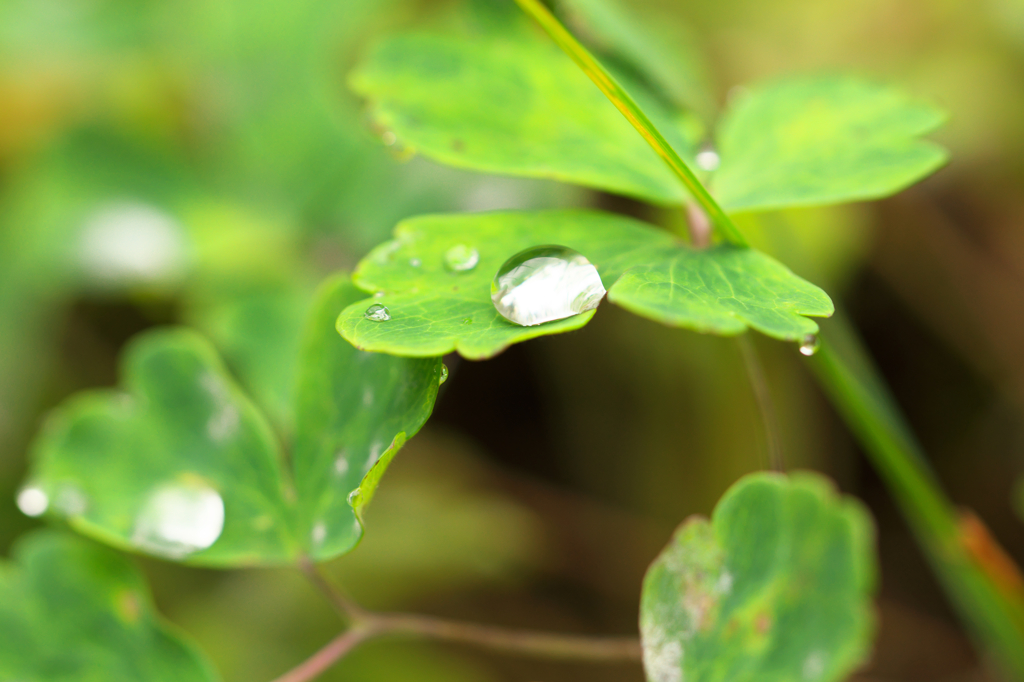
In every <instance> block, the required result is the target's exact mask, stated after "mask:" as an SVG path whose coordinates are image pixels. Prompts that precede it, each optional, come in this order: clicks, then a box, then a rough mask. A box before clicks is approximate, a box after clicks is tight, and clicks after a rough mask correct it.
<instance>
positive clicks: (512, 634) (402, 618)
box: [372, 614, 641, 661]
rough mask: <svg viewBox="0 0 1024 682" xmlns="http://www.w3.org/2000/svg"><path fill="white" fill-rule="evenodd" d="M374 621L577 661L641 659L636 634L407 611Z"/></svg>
mask: <svg viewBox="0 0 1024 682" xmlns="http://www.w3.org/2000/svg"><path fill="white" fill-rule="evenodd" d="M372 622H373V623H374V624H376V625H377V626H379V627H380V628H381V631H382V632H384V633H387V634H393V635H411V636H414V637H423V638H426V639H435V640H441V641H446V642H459V643H462V644H474V645H476V646H480V647H483V648H485V649H491V650H492V651H500V652H504V653H509V654H523V655H528V656H536V657H540V658H557V659H560V660H576V661H639V660H640V659H641V648H640V640H639V639H637V638H636V637H588V636H584V635H565V634H560V633H553V632H533V631H528V630H512V629H508V628H498V627H491V626H487V625H477V624H475V623H460V622H456V621H450V620H444V619H440V618H431V617H427V616H418V615H406V614H394V615H391V614H382V615H375V616H374V617H373V620H372Z"/></svg>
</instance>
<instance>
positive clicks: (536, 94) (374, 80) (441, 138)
mask: <svg viewBox="0 0 1024 682" xmlns="http://www.w3.org/2000/svg"><path fill="white" fill-rule="evenodd" d="M510 33H513V35H512V37H509V36H507V35H506V36H488V37H487V38H486V39H481V38H474V37H470V36H439V35H427V34H411V35H399V36H394V37H391V38H389V39H387V40H386V41H384V42H383V43H381V44H380V45H378V46H377V48H376V49H375V50H374V51H373V52H372V53H371V54H370V56H369V58H368V59H366V60H365V61H364V62H363V63H362V64H360V65H359V67H358V68H357V69H356V70H355V71H354V72H353V73H352V75H351V77H350V84H351V86H352V88H353V89H354V90H355V91H356V92H357V93H359V94H360V95H363V96H364V97H366V98H367V100H369V103H370V110H371V112H372V115H373V117H374V119H375V121H376V123H377V124H378V125H379V126H381V127H383V128H385V129H387V130H388V131H390V132H391V133H392V134H394V135H395V136H396V137H397V143H398V144H400V145H403V146H405V147H407V148H409V149H412V150H415V151H418V152H420V153H422V154H424V155H426V156H428V157H430V158H432V159H434V160H436V161H440V162H442V163H445V164H449V165H452V166H459V167H462V168H469V169H472V170H478V171H486V172H491V173H503V174H509V175H523V176H529V177H539V178H550V179H554V180H561V181H565V182H573V183H577V184H580V185H585V186H587V187H593V188H595V189H601V190H607V191H610V192H615V193H619V194H625V195H628V196H633V197H636V198H639V199H644V200H647V201H652V202H654V203H658V204H678V203H681V202H682V201H683V200H684V199H685V196H686V194H685V191H684V190H683V188H682V186H681V185H680V184H679V182H678V181H677V180H676V178H675V177H674V176H673V175H672V173H671V171H669V169H668V167H667V166H666V165H665V163H664V162H663V161H662V160H661V159H660V158H658V156H657V154H655V152H654V151H653V150H651V148H650V147H648V146H647V143H646V142H645V141H644V140H643V138H642V137H640V136H639V135H637V133H636V131H635V130H633V128H632V127H631V126H630V124H629V122H627V121H626V119H625V118H623V117H622V115H621V114H620V113H619V112H618V111H616V110H615V108H614V107H613V106H612V105H611V104H610V103H609V102H607V101H606V100H605V98H604V96H603V95H602V94H601V93H600V91H599V90H598V89H597V88H596V87H594V84H593V83H591V82H590V81H589V80H588V79H587V77H586V76H585V75H584V74H583V73H582V72H581V71H580V70H579V69H578V68H577V67H576V65H575V64H573V63H572V61H570V59H569V58H568V57H567V56H565V55H564V54H562V53H561V52H560V51H559V50H558V48H556V47H555V46H554V45H553V44H551V43H550V42H548V41H544V40H540V39H531V37H532V36H531V35H530V34H529V33H526V32H523V31H520V32H510ZM631 89H632V90H634V91H635V92H634V94H638V95H639V94H640V90H639V88H638V86H633V87H632V88H631ZM645 104H647V105H648V106H647V107H646V108H647V113H648V115H649V116H651V117H652V118H656V119H658V120H659V122H663V121H664V119H665V118H666V117H665V116H664V114H662V113H661V112H659V111H657V110H656V107H655V104H654V102H653V101H652V102H650V103H648V102H647V101H646V100H645ZM661 127H662V133H663V134H665V135H667V136H669V137H670V141H671V142H672V143H673V144H674V145H677V146H678V147H679V148H678V149H677V151H679V152H680V153H686V151H687V149H686V142H685V139H684V138H683V137H682V136H681V135H679V134H677V133H678V131H676V130H674V129H673V126H672V125H670V124H663V125H662V126H661Z"/></svg>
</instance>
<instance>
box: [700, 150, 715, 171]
mask: <svg viewBox="0 0 1024 682" xmlns="http://www.w3.org/2000/svg"><path fill="white" fill-rule="evenodd" d="M719 163H721V159H720V158H719V157H718V152H716V151H715V150H714V149H705V150H704V151H702V152H700V153H698V154H697V165H698V166H700V167H701V168H702V169H703V170H706V171H713V170H718V165H719Z"/></svg>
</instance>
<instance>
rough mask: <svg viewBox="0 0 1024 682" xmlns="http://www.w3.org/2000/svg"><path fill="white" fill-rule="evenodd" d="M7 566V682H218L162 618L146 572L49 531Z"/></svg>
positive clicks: (1, 664)
mask: <svg viewBox="0 0 1024 682" xmlns="http://www.w3.org/2000/svg"><path fill="white" fill-rule="evenodd" d="M13 556H14V561H13V562H4V563H3V564H2V565H0V641H2V642H3V646H0V679H4V680H26V681H27V680H33V681H34V682H72V681H74V682H108V681H109V680H147V682H161V681H163V680H166V681H167V682H213V681H214V680H217V679H219V675H217V673H216V672H215V671H214V669H213V667H212V666H211V665H210V663H209V662H208V661H206V660H205V658H204V657H203V656H202V654H201V653H200V652H199V651H198V650H197V649H196V647H195V646H194V645H192V644H191V643H190V642H188V641H186V640H185V639H184V638H183V637H182V636H181V635H180V634H178V633H176V632H174V631H173V630H172V629H171V628H170V627H169V626H168V625H167V624H165V623H164V622H163V621H162V619H161V618H160V617H159V616H158V614H157V613H156V612H155V610H154V608H153V605H152V602H151V600H150V597H149V594H148V590H147V588H146V585H145V582H144V580H143V578H142V575H140V573H139V571H138V570H137V569H136V568H135V567H134V566H133V565H132V564H131V562H129V561H128V560H126V559H125V558H124V557H122V556H119V555H118V554H116V553H115V552H112V551H110V550H108V549H104V548H101V547H98V546H96V545H94V544H92V543H90V542H88V541H86V540H83V539H81V538H76V537H74V536H71V535H67V534H63V533H57V532H53V531H40V532H36V533H33V534H32V535H29V536H27V537H25V538H23V539H22V540H20V541H19V542H18V543H17V544H16V545H15V548H14V551H13Z"/></svg>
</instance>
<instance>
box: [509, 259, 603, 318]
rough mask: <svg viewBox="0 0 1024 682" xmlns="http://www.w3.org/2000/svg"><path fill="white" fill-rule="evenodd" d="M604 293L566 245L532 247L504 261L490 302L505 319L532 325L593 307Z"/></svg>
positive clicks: (594, 275) (586, 264)
mask: <svg viewBox="0 0 1024 682" xmlns="http://www.w3.org/2000/svg"><path fill="white" fill-rule="evenodd" d="M604 294H605V289H604V285H603V284H602V283H601V276H600V275H599V274H598V273H597V268H595V267H594V266H593V265H592V264H591V263H590V261H588V260H587V259H586V258H585V257H584V256H583V254H581V253H579V252H577V251H573V250H572V249H570V248H568V247H565V246H555V245H545V246H534V247H532V248H529V249H526V250H525V251H520V252H519V253H517V254H516V255H514V256H512V257H511V258H509V259H508V260H507V261H505V264H504V265H502V266H501V269H499V270H498V274H496V275H495V276H494V281H492V282H491V301H492V302H493V303H494V307H495V308H497V310H498V312H499V313H501V315H502V317H504V318H505V319H507V320H509V321H511V322H515V323H516V324H521V325H523V326H532V325H536V324H543V323H544V322H551V321H553V320H561V319H562V318H565V317H572V316H573V315H579V314H580V313H582V312H586V311H587V310H592V309H594V308H596V307H597V306H598V304H599V303H600V302H601V298H602V297H603V296H604Z"/></svg>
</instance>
